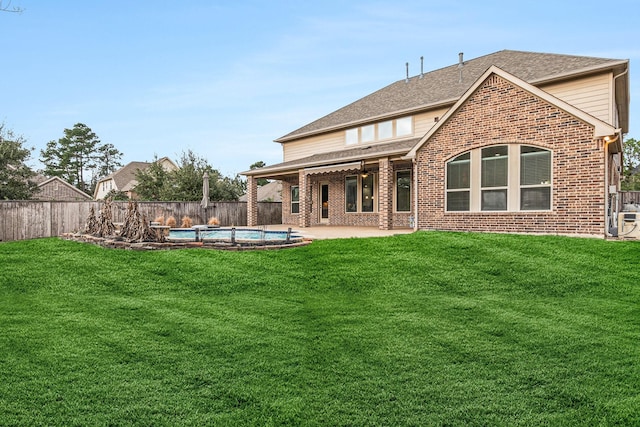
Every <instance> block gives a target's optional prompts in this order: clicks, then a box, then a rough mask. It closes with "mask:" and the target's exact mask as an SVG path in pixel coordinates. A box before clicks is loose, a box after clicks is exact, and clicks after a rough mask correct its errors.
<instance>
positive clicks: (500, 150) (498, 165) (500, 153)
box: [480, 145, 508, 188]
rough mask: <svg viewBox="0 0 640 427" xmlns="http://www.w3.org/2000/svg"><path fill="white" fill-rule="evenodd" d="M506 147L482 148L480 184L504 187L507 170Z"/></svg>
mask: <svg viewBox="0 0 640 427" xmlns="http://www.w3.org/2000/svg"><path fill="white" fill-rule="evenodd" d="M507 153H508V147H507V146H506V145H501V146H498V147H488V148H483V149H482V178H481V184H480V185H481V186H482V187H483V188H484V187H506V186H507V179H508V175H507V170H508V161H507V159H508V156H507Z"/></svg>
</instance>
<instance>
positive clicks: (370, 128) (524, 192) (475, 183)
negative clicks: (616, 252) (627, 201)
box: [243, 50, 629, 236]
mask: <svg viewBox="0 0 640 427" xmlns="http://www.w3.org/2000/svg"><path fill="white" fill-rule="evenodd" d="M628 66H629V63H628V61H627V60H616V59H606V58H592V57H582V56H570V55H556V54H545V53H531V52H519V51H508V50H505V51H500V52H496V53H493V54H490V55H486V56H483V57H480V58H476V59H472V60H469V61H466V62H465V61H464V60H463V58H462V54H460V57H459V62H458V64H455V65H452V66H449V67H445V68H442V69H439V70H435V71H432V72H429V73H421V74H419V75H417V76H414V77H411V78H409V76H407V78H406V79H404V80H401V81H398V82H396V83H393V84H391V85H389V86H387V87H385V88H383V89H381V90H379V91H377V92H374V93H373V94H371V95H368V96H366V97H364V98H362V99H360V100H358V101H356V102H354V103H352V104H350V105H347V106H346V107H343V108H341V109H339V110H337V111H335V112H333V113H331V114H329V115H327V116H325V117H323V118H321V119H318V120H316V121H314V122H312V123H310V124H308V125H306V126H304V127H302V128H300V129H298V130H295V131H293V132H291V133H289V134H287V135H285V136H283V137H281V138H279V139H277V140H276V142H278V143H280V144H281V145H282V149H283V157H284V158H283V160H284V161H283V162H282V163H279V164H276V165H271V166H267V167H264V168H261V169H254V170H251V171H247V172H244V173H243V174H244V175H246V176H247V177H248V195H249V197H248V208H249V218H248V222H249V225H255V224H256V221H257V220H256V218H257V210H256V209H257V204H256V200H255V199H256V179H257V178H270V179H277V180H280V181H282V184H283V190H282V196H283V197H282V199H283V209H282V211H283V214H282V215H283V218H282V220H283V223H284V224H293V225H295V226H298V227H308V226H313V225H320V224H329V225H350V226H377V227H379V228H381V229H392V228H398V227H412V228H415V229H423V230H436V229H437V230H466V231H492V232H525V233H545V234H569V235H589V236H605V235H606V234H607V232H608V230H609V229H610V228H611V227H614V226H615V225H616V224H615V220H616V215H615V213H616V212H615V209H616V206H617V204H618V203H617V191H618V184H619V180H620V167H621V154H620V153H621V151H622V135H623V134H624V133H626V132H627V129H628V114H629V113H628V112H629V109H628V105H629V83H628V74H627V72H628Z"/></svg>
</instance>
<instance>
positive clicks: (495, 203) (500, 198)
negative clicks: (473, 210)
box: [480, 189, 507, 211]
mask: <svg viewBox="0 0 640 427" xmlns="http://www.w3.org/2000/svg"><path fill="white" fill-rule="evenodd" d="M480 208H481V209H482V210H483V211H506V210H507V190H506V189H505V190H483V191H482V205H481V207H480Z"/></svg>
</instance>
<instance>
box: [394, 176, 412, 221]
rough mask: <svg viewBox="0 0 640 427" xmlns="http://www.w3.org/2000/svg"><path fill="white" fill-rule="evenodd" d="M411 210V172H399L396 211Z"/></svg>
mask: <svg viewBox="0 0 640 427" xmlns="http://www.w3.org/2000/svg"><path fill="white" fill-rule="evenodd" d="M410 210H411V171H398V173H397V174H396V211H398V212H409V211H410Z"/></svg>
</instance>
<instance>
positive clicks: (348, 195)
mask: <svg viewBox="0 0 640 427" xmlns="http://www.w3.org/2000/svg"><path fill="white" fill-rule="evenodd" d="M344 193H345V202H346V206H345V210H346V211H347V212H357V211H358V177H357V176H348V177H347V178H346V179H345V189H344Z"/></svg>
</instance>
